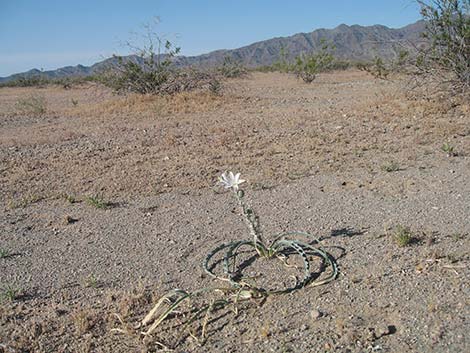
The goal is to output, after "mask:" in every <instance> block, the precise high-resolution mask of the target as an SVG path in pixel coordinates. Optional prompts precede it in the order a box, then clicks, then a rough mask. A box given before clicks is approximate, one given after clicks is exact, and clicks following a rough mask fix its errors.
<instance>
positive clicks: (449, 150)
mask: <svg viewBox="0 0 470 353" xmlns="http://www.w3.org/2000/svg"><path fill="white" fill-rule="evenodd" d="M441 150H442V151H443V152H445V153H446V154H447V156H448V157H455V156H456V155H457V153H456V152H455V147H454V146H452V145H451V144H450V143H449V142H445V143H444V144H443V145H442V146H441Z"/></svg>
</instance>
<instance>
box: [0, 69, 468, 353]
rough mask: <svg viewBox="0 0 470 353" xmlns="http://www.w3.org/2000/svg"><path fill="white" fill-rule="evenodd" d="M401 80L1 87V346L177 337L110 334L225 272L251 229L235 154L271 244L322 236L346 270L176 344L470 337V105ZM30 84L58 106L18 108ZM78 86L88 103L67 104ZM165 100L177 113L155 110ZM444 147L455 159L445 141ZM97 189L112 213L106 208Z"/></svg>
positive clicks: (368, 345) (95, 346)
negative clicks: (134, 91)
mask: <svg viewBox="0 0 470 353" xmlns="http://www.w3.org/2000/svg"><path fill="white" fill-rule="evenodd" d="M402 86H403V83H402V82H400V81H398V82H380V81H373V80H371V79H370V78H368V77H367V76H364V75H363V74H362V73H356V72H346V73H335V74H330V75H325V76H323V77H321V78H320V80H319V81H318V84H317V85H312V86H306V85H303V84H300V83H299V82H297V81H295V80H294V79H292V78H290V77H288V76H285V75H278V74H254V75H253V76H252V77H250V78H248V79H244V80H235V81H232V82H230V83H229V84H228V86H227V87H226V93H225V96H224V97H215V98H213V97H208V96H204V95H202V96H201V95H200V94H195V95H188V96H186V98H184V97H183V98H181V97H179V98H174V99H175V100H172V99H165V100H162V99H159V100H157V101H155V99H154V98H137V97H116V96H113V95H111V94H110V93H109V92H106V91H104V90H103V89H102V88H98V87H93V88H83V87H81V88H74V89H73V90H71V91H62V90H60V89H59V88H47V89H43V90H31V89H30V90H27V89H2V90H0V101H3V103H4V104H3V105H2V106H3V110H2V111H1V114H2V122H1V124H0V127H1V129H0V132H1V133H0V143H1V151H0V157H1V159H2V167H1V174H0V176H1V181H2V184H1V185H2V189H1V195H2V202H1V203H2V204H1V206H2V207H1V208H0V249H2V250H3V251H4V254H3V256H1V257H0V284H1V287H2V290H3V291H2V297H3V300H2V303H1V304H0V352H2V349H3V351H5V352H144V351H148V352H152V351H158V350H160V349H159V345H158V344H157V343H156V342H157V341H159V342H164V343H165V344H167V345H171V343H172V342H174V340H175V337H174V336H175V332H176V331H177V329H175V328H174V327H172V326H171V325H172V324H171V322H172V320H169V321H168V323H167V324H166V325H164V326H163V327H162V328H161V329H159V330H157V332H156V334H155V337H153V338H152V339H146V340H142V339H141V338H140V337H138V336H136V335H135V334H133V332H136V330H134V329H129V330H128V331H129V332H128V333H127V334H122V333H117V332H114V331H112V329H113V328H123V327H125V326H126V325H129V327H131V326H133V325H136V324H137V323H138V322H139V321H140V320H142V318H143V317H144V316H145V314H146V313H147V312H148V311H149V310H150V309H151V308H152V304H154V303H155V302H156V301H157V300H158V298H159V297H161V296H162V295H163V294H164V293H166V292H167V291H168V290H171V289H173V288H182V289H185V290H191V291H192V290H196V289H198V288H202V287H206V286H216V285H222V284H221V283H217V282H216V281H215V280H212V279H210V278H208V277H207V276H205V275H204V273H203V270H202V267H201V262H202V260H203V259H204V257H205V256H206V255H207V254H208V253H209V252H210V251H211V250H212V249H213V248H215V247H216V246H218V245H219V244H221V243H223V242H228V241H232V240H236V239H244V238H246V237H248V231H247V229H246V227H245V224H244V222H243V220H242V218H241V215H240V213H239V210H238V208H237V205H236V201H235V200H234V199H233V198H232V197H231V195H229V194H227V193H223V192H221V190H220V189H217V188H214V187H212V185H213V184H214V182H215V176H216V175H217V174H218V173H220V171H223V170H224V169H232V168H233V169H234V170H237V171H241V172H242V173H243V177H244V179H247V181H248V182H247V184H246V187H245V191H246V193H247V198H248V201H249V203H250V204H251V205H252V206H253V208H254V209H255V211H256V212H257V214H258V215H259V216H260V221H261V226H262V234H263V237H264V239H266V240H270V239H273V238H274V236H275V235H276V234H278V233H280V232H284V231H290V230H298V231H306V232H309V233H311V234H313V235H315V236H317V237H320V238H321V244H322V246H323V247H325V249H327V250H328V251H329V252H330V253H331V254H332V255H333V256H334V257H335V258H336V261H337V264H338V266H339V270H340V274H339V276H338V278H337V279H336V280H335V281H333V282H331V283H329V284H327V285H324V286H320V287H309V288H304V289H301V290H299V291H296V292H293V293H290V294H287V295H283V296H273V297H269V298H268V299H267V300H265V301H256V300H253V301H248V302H245V303H243V304H240V306H239V310H238V313H237V314H235V313H234V312H233V311H232V310H230V309H228V308H226V309H222V310H220V311H217V312H215V313H213V314H212V317H211V319H212V320H211V321H210V322H209V324H208V327H207V328H208V332H207V336H208V337H207V341H206V342H204V344H203V345H201V342H199V343H198V342H197V341H196V340H195V339H193V338H191V337H187V338H186V339H184V340H183V342H182V343H181V344H179V345H178V346H177V347H176V348H175V350H176V351H177V352H207V351H209V352H270V351H272V352H310V351H311V352H325V351H335V352H431V351H432V352H464V351H467V350H468V349H469V347H470V342H469V341H468V334H467V333H468V330H469V328H470V327H469V326H470V324H469V317H470V302H469V299H468V298H470V293H469V291H470V289H469V283H470V282H469V279H470V271H469V263H470V255H469V249H470V244H469V242H470V236H469V234H470V222H469V215H470V178H469V176H470V160H469V158H468V157H467V153H468V152H469V151H470V143H469V134H470V130H468V126H469V125H468V124H469V122H470V115H469V114H468V110H467V109H468V106H465V105H460V106H458V107H455V106H454V107H452V108H448V107H447V108H445V109H446V110H445V112H444V113H442V112H441V111H440V109H444V108H442V107H441V108H440V107H439V104H438V103H436V102H430V101H429V100H427V101H424V100H423V101H420V100H417V99H416V98H406V99H405V97H406V96H405V95H404V93H400V92H401V91H397V88H399V87H402ZM91 90H95V91H91ZM31 92H33V93H34V94H44V95H45V96H46V97H47V98H48V103H49V105H50V108H48V109H50V111H51V112H50V113H48V114H46V116H38V117H32V116H31V117H28V116H25V115H24V114H17V113H14V112H13V110H12V109H13V108H12V107H13V102H14V101H15V99H17V98H16V97H17V96H21V95H27V94H30V93H31ZM37 92H39V93H37ZM90 92H95V93H93V94H91V93H90ZM96 92H101V93H100V96H99V99H97V98H96V97H97V94H96ZM377 92H379V93H377ZM397 92H398V93H397ZM395 95H396V97H395ZM71 97H78V98H77V99H79V100H80V101H82V100H83V101H86V100H87V99H88V101H87V102H88V104H87V107H86V108H85V107H79V108H76V107H69V106H68V105H67V102H68V100H70V98H71ZM384 97H388V98H387V99H384ZM123 100H125V101H126V102H127V103H122V101H123ZM379 101H381V102H382V104H380V106H378V105H377V104H378V102H379ZM79 104H80V103H79ZM155 104H158V107H159V108H158V109H159V112H162V111H164V113H162V114H161V115H158V114H157V116H155V111H154V110H151V111H149V107H153V108H154V107H155ZM175 104H176V107H177V108H175ZM348 106H349V107H350V108H349V109H347V107H348ZM110 107H111V108H112V109H111V108H110ZM169 107H170V108H169ZM153 108H152V109H153ZM187 109H188V110H189V111H187ZM134 110H135V111H137V112H138V113H136V114H135V115H132V114H131V113H132V111H134ZM97 112H98V113H99V114H98V113H97ZM250 112H251V113H250ZM410 112H414V113H415V115H414V116H413V115H410ZM93 114H95V115H94V116H95V118H94V119H92V118H93ZM170 117H171V118H172V119H170ZM338 126H340V127H341V128H339V127H338ZM211 129H213V130H211ZM253 129H255V130H256V132H254V130H253ZM144 130H145V131H146V132H145V133H143V132H142V131H144ZM205 131H206V132H205ZM204 132H205V133H204ZM146 134H151V135H152V138H148V136H146ZM157 134H160V136H161V139H157V138H156V135H157ZM315 134H317V135H315ZM169 136H170V137H171V136H172V137H174V138H175V139H176V140H175V141H177V142H174V143H170V142H169ZM175 136H181V137H175ZM153 138H155V140H152V139H153ZM152 141H153V142H152ZM210 141H212V142H210ZM217 141H219V142H220V141H222V142H220V143H219V142H217ZM445 141H450V142H451V143H452V145H454V146H455V147H456V151H457V152H458V155H457V156H453V157H448V156H446V154H445V153H444V152H442V151H441V150H440V146H441V145H442V143H443V142H445ZM237 146H242V147H237ZM117 147H119V148H117ZM166 157H168V158H166ZM392 162H393V163H392ZM125 166H127V167H126V168H127V169H128V170H129V171H128V172H126V174H124V175H123V173H122V172H123V171H124V167H125ZM136 166H139V167H138V168H137V167H136ZM163 169H164V171H162V170H163ZM386 170H389V171H388V172H387V171H386ZM293 171H295V172H293ZM87 181H88V182H87ZM165 185H166V186H165ZM91 192H95V193H97V192H99V193H100V195H102V197H103V198H104V200H105V201H108V202H109V203H110V204H109V207H107V208H106V209H100V208H96V207H94V206H93V205H91V204H90V202H89V199H87V197H89V196H90V195H91V194H90V193H91ZM72 196H73V197H72ZM398 225H402V226H406V227H409V228H410V231H411V233H412V236H413V239H412V241H411V242H410V244H408V245H407V246H404V247H400V246H398V244H397V242H396V240H395V238H394V232H395V228H396V227H397V226H398ZM257 266H258V267H257ZM253 267H254V268H253V271H255V270H257V269H263V276H264V277H263V280H264V281H265V283H268V284H277V283H280V282H283V281H286V280H287V279H286V278H281V277H282V276H281V275H282V272H281V275H280V272H279V269H278V268H276V267H275V266H272V268H271V267H270V263H267V264H266V263H264V264H262V263H260V264H256V263H255V264H254V265H253ZM202 300H204V298H203V299H202ZM114 314H118V316H119V318H120V319H121V320H122V321H123V322H120V320H119V319H118V318H117V316H115V315H114ZM174 320H175V319H173V321H174ZM195 327H197V325H196V326H195ZM160 348H161V347H160Z"/></svg>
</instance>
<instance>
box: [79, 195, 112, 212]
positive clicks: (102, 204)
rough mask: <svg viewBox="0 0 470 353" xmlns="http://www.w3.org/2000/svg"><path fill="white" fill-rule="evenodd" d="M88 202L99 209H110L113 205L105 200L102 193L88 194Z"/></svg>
mask: <svg viewBox="0 0 470 353" xmlns="http://www.w3.org/2000/svg"><path fill="white" fill-rule="evenodd" d="M85 200H86V202H87V203H88V204H89V205H91V206H93V207H95V208H98V209H108V208H110V207H111V203H110V202H107V201H105V200H104V198H103V197H102V196H101V195H93V196H88V197H87V198H86V199H85Z"/></svg>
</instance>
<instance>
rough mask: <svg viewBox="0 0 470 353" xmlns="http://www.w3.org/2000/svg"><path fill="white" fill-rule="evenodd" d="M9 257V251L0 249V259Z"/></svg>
mask: <svg viewBox="0 0 470 353" xmlns="http://www.w3.org/2000/svg"><path fill="white" fill-rule="evenodd" d="M8 256H10V251H8V250H7V249H4V248H0V259H4V258H7V257H8Z"/></svg>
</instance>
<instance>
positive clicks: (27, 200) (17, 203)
mask: <svg viewBox="0 0 470 353" xmlns="http://www.w3.org/2000/svg"><path fill="white" fill-rule="evenodd" d="M43 199H44V197H43V196H40V195H37V194H31V195H26V196H23V197H22V198H20V199H19V200H10V201H9V203H8V207H9V208H10V209H17V208H25V207H27V206H29V205H32V204H35V203H37V202H39V201H41V200H43Z"/></svg>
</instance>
